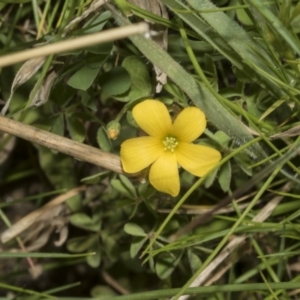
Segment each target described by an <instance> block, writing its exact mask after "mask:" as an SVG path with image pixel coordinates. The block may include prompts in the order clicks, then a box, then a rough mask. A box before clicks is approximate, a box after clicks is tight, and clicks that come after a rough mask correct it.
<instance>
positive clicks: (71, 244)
mask: <svg viewBox="0 0 300 300" xmlns="http://www.w3.org/2000/svg"><path fill="white" fill-rule="evenodd" d="M97 238H98V237H97ZM94 243H95V235H89V236H80V237H76V238H71V239H69V240H68V241H67V249H68V250H69V251H70V252H74V253H80V252H84V251H86V250H88V249H90V248H91V247H92V246H93V245H94Z"/></svg>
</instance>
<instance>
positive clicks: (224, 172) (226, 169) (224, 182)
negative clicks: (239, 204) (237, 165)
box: [218, 161, 231, 192]
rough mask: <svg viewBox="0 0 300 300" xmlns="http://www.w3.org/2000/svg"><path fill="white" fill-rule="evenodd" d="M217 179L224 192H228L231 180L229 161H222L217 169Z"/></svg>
mask: <svg viewBox="0 0 300 300" xmlns="http://www.w3.org/2000/svg"><path fill="white" fill-rule="evenodd" d="M218 181H219V183H220V186H221V188H222V190H223V191H224V192H228V190H229V187H230V182H231V164H230V161H227V162H226V163H224V164H223V165H222V166H221V168H220V171H219V176H218Z"/></svg>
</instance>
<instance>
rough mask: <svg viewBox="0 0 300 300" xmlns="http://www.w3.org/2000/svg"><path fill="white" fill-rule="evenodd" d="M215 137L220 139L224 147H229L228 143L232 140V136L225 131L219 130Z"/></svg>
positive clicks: (219, 141)
mask: <svg viewBox="0 0 300 300" xmlns="http://www.w3.org/2000/svg"><path fill="white" fill-rule="evenodd" d="M214 137H215V138H216V140H217V141H218V143H219V144H220V145H222V146H223V147H228V143H229V142H230V140H231V138H230V136H228V135H227V134H226V133H225V132H223V131H221V130H218V131H217V132H216V133H215V134H214Z"/></svg>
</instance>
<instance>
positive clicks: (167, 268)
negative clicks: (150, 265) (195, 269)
mask: <svg viewBox="0 0 300 300" xmlns="http://www.w3.org/2000/svg"><path fill="white" fill-rule="evenodd" d="M180 259H181V254H179V255H178V254H177V256H175V255H174V253H172V254H170V253H162V254H161V255H159V257H158V260H157V263H156V265H155V271H156V274H157V276H158V277H159V278H160V279H166V278H168V277H169V276H170V275H171V274H172V273H173V271H174V269H175V268H176V266H177V264H178V263H179V261H180Z"/></svg>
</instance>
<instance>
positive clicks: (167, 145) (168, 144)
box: [163, 136, 178, 152]
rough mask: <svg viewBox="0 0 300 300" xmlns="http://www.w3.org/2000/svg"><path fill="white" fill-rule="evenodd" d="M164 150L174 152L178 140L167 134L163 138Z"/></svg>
mask: <svg viewBox="0 0 300 300" xmlns="http://www.w3.org/2000/svg"><path fill="white" fill-rule="evenodd" d="M163 145H164V150H165V151H171V152H174V150H175V148H176V147H177V146H178V141H177V139H176V138H175V137H173V136H167V137H165V138H164V140H163Z"/></svg>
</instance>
